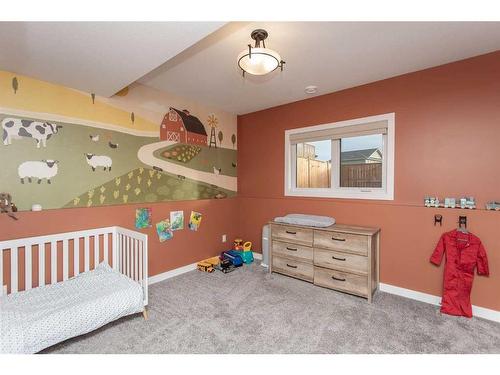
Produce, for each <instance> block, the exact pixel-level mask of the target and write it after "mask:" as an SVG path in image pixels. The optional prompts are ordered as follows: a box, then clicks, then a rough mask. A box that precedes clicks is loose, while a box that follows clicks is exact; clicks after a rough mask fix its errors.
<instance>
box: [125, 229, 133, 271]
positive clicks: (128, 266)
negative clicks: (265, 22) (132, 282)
mask: <svg viewBox="0 0 500 375" xmlns="http://www.w3.org/2000/svg"><path fill="white" fill-rule="evenodd" d="M131 242H132V241H131V238H130V237H127V255H126V256H127V274H126V275H127V276H128V277H130V273H131V272H130V268H131V264H130V252H131V250H132V244H131Z"/></svg>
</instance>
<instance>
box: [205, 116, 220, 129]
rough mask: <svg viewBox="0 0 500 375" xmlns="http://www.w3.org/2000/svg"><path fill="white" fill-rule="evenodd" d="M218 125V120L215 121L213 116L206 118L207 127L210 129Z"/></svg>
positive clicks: (215, 118)
mask: <svg viewBox="0 0 500 375" xmlns="http://www.w3.org/2000/svg"><path fill="white" fill-rule="evenodd" d="M218 123H219V120H217V117H215V115H214V114H212V115H210V116H208V125H210V127H211V128H216V127H217V124H218Z"/></svg>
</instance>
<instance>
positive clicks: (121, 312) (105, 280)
mask: <svg viewBox="0 0 500 375" xmlns="http://www.w3.org/2000/svg"><path fill="white" fill-rule="evenodd" d="M143 309H144V302H143V291H142V287H141V286H140V284H138V283H137V282H134V281H133V280H131V279H129V278H128V277H127V276H125V275H122V274H120V273H119V272H117V271H115V270H113V269H111V268H110V267H109V266H108V265H107V264H105V263H101V264H100V265H99V266H98V267H97V268H96V269H95V270H92V271H89V272H85V273H82V274H80V275H78V276H76V277H74V278H71V279H69V280H67V281H63V282H60V283H57V284H52V285H48V286H44V287H40V288H35V289H31V290H28V291H25V292H20V293H14V294H10V295H7V296H3V297H0V353H36V352H39V351H40V350H42V349H45V348H47V347H49V346H52V345H54V344H57V343H59V342H61V341H64V340H67V339H69V338H71V337H75V336H79V335H82V334H85V333H88V332H91V331H93V330H95V329H97V328H99V327H102V326H103V325H105V324H107V323H110V322H112V321H114V320H116V319H119V318H121V317H123V316H126V315H130V314H134V313H138V312H141V311H142V310H143Z"/></svg>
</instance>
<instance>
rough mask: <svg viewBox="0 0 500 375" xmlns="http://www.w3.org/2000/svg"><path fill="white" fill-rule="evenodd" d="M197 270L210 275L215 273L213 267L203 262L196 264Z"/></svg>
mask: <svg viewBox="0 0 500 375" xmlns="http://www.w3.org/2000/svg"><path fill="white" fill-rule="evenodd" d="M197 268H198V270H199V271H203V272H208V273H212V272H214V271H215V269H214V268H213V266H212V265H211V264H210V263H208V262H205V261H203V260H202V261H201V262H198V265H197Z"/></svg>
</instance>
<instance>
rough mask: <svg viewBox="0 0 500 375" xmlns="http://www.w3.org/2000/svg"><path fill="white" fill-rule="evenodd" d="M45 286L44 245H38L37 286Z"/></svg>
mask: <svg viewBox="0 0 500 375" xmlns="http://www.w3.org/2000/svg"><path fill="white" fill-rule="evenodd" d="M44 285H45V243H43V242H41V243H39V244H38V286H44Z"/></svg>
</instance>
